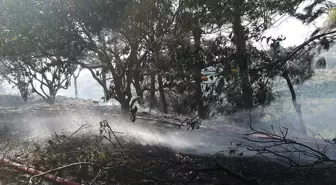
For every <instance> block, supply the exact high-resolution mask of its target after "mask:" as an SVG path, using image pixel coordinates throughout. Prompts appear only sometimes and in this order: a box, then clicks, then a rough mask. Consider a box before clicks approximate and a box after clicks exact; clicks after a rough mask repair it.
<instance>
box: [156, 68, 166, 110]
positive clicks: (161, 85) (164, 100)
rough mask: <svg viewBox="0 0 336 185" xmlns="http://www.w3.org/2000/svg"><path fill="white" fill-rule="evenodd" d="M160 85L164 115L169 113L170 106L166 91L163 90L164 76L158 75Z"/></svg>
mask: <svg viewBox="0 0 336 185" xmlns="http://www.w3.org/2000/svg"><path fill="white" fill-rule="evenodd" d="M158 83H159V92H160V99H161V103H162V110H163V113H165V114H167V113H168V105H167V100H166V96H165V92H164V89H163V82H162V76H161V75H160V74H159V75H158Z"/></svg>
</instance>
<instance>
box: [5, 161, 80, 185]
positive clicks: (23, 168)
mask: <svg viewBox="0 0 336 185" xmlns="http://www.w3.org/2000/svg"><path fill="white" fill-rule="evenodd" d="M4 164H5V165H9V166H12V167H14V168H15V169H17V170H20V171H23V172H25V173H28V174H31V175H42V174H45V173H44V172H42V171H40V170H37V169H34V168H30V167H27V166H25V165H22V164H19V163H16V162H14V161H11V160H10V159H7V158H0V165H4ZM43 178H44V179H46V180H49V181H52V182H56V183H59V184H62V185H81V184H80V183H78V182H74V181H71V180H69V179H65V178H62V177H57V176H55V175H52V174H46V175H43Z"/></svg>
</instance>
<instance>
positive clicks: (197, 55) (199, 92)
mask: <svg viewBox="0 0 336 185" xmlns="http://www.w3.org/2000/svg"><path fill="white" fill-rule="evenodd" d="M196 21H197V26H196V28H195V30H194V31H193V36H194V39H195V60H196V61H195V63H196V64H195V74H194V79H195V83H196V102H197V110H198V116H199V118H201V119H204V118H205V109H204V105H203V93H202V86H201V85H202V80H201V76H202V67H203V64H202V59H201V56H200V51H201V36H202V29H201V26H200V23H199V19H198V18H197V19H196Z"/></svg>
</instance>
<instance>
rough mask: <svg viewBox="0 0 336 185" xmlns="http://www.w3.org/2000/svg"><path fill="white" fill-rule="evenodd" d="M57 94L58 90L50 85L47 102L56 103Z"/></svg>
mask: <svg viewBox="0 0 336 185" xmlns="http://www.w3.org/2000/svg"><path fill="white" fill-rule="evenodd" d="M56 94H57V91H56V90H55V89H53V88H52V87H49V96H48V97H47V99H46V102H47V103H48V104H51V105H52V104H54V103H55V99H56Z"/></svg>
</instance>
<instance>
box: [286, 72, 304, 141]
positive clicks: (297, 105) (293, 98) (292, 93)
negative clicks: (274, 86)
mask: <svg viewBox="0 0 336 185" xmlns="http://www.w3.org/2000/svg"><path fill="white" fill-rule="evenodd" d="M283 77H284V78H285V79H286V82H287V85H288V88H289V91H290V93H291V96H292V102H293V106H294V108H295V111H296V113H297V115H298V118H299V125H300V129H301V133H302V134H304V135H307V129H306V126H305V123H304V120H303V115H302V110H301V105H300V104H298V103H297V100H296V93H295V90H294V87H293V84H292V82H291V80H290V78H289V76H288V73H287V71H285V72H284V73H283Z"/></svg>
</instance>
